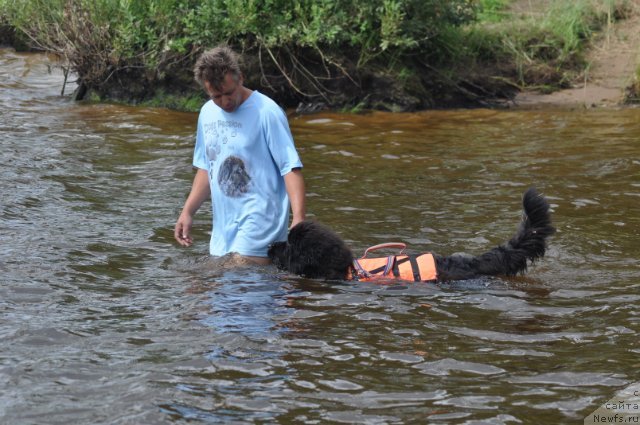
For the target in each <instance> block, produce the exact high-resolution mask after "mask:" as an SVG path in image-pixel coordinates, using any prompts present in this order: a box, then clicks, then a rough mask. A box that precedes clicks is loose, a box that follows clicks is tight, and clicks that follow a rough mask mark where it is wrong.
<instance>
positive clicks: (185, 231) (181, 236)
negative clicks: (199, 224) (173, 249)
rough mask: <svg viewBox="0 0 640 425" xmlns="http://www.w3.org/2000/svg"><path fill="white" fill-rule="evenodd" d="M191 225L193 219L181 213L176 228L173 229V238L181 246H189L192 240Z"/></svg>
mask: <svg viewBox="0 0 640 425" xmlns="http://www.w3.org/2000/svg"><path fill="white" fill-rule="evenodd" d="M192 225H193V217H191V216H190V215H189V214H187V213H185V212H183V213H182V214H180V217H179V218H178V221H177V222H176V226H175V227H174V229H173V237H174V238H176V241H178V243H179V244H180V245H182V246H191V244H192V243H193V239H192V238H191V226H192Z"/></svg>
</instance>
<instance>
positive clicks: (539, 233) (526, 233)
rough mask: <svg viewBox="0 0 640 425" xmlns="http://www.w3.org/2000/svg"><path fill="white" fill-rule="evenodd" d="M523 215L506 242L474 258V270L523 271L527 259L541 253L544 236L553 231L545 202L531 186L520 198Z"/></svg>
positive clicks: (483, 272)
mask: <svg viewBox="0 0 640 425" xmlns="http://www.w3.org/2000/svg"><path fill="white" fill-rule="evenodd" d="M522 206H523V207H524V215H523V217H522V221H521V222H520V225H519V226H518V230H517V232H516V233H515V235H513V237H512V238H511V240H509V242H507V243H505V244H502V245H500V246H498V247H496V248H493V249H492V250H490V251H489V252H486V253H484V254H482V255H480V256H478V257H475V258H474V260H475V261H474V263H475V264H474V266H475V267H473V268H474V269H476V271H477V273H478V274H481V275H507V276H513V275H516V274H519V273H524V272H525V271H526V270H527V264H528V261H530V262H532V263H533V262H534V261H536V260H537V259H539V258H542V257H543V256H544V253H545V251H546V249H547V238H548V237H549V236H551V235H552V234H553V233H554V232H555V230H556V229H555V228H554V227H553V225H552V224H551V215H550V213H549V203H548V202H547V200H546V199H545V198H544V197H542V195H540V194H539V193H538V191H537V190H536V189H535V188H530V189H529V190H527V191H526V192H525V194H524V196H523V199H522Z"/></svg>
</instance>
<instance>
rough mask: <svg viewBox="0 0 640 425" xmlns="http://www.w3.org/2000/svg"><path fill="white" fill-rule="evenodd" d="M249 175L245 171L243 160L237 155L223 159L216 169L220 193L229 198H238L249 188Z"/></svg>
mask: <svg viewBox="0 0 640 425" xmlns="http://www.w3.org/2000/svg"><path fill="white" fill-rule="evenodd" d="M250 181H251V176H249V174H248V173H247V169H246V167H245V165H244V161H243V160H242V159H240V158H238V157H237V156H233V155H232V156H230V157H228V158H227V159H225V160H224V162H223V163H222V165H221V166H220V169H219V170H218V185H219V186H220V190H222V193H224V194H225V195H227V196H229V197H230V198H238V197H240V196H242V195H244V194H245V193H247V191H248V190H249V182H250Z"/></svg>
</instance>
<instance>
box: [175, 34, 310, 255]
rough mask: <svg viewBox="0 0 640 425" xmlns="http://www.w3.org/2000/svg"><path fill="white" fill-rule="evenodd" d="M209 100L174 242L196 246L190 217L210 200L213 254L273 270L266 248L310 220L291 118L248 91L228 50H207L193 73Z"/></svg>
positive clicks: (200, 120)
mask: <svg viewBox="0 0 640 425" xmlns="http://www.w3.org/2000/svg"><path fill="white" fill-rule="evenodd" d="M194 76H195V79H196V81H198V83H199V84H201V85H202V86H203V88H204V90H205V91H206V92H207V94H208V95H209V97H210V98H211V101H208V102H207V103H205V105H204V106H203V107H202V109H201V110H200V116H199V118H198V129H197V135H196V147H195V151H194V155H193V165H194V166H195V167H196V168H198V171H197V172H196V175H195V177H194V179H193V185H192V188H191V192H190V194H189V196H188V198H187V200H186V202H185V204H184V207H183V209H182V212H181V214H180V217H179V218H178V221H177V222H176V225H175V229H174V236H175V238H176V240H177V241H178V243H179V244H180V245H183V246H189V245H191V244H192V242H193V241H192V238H191V236H190V231H191V226H192V224H193V215H194V214H195V212H196V211H197V210H198V208H199V207H200V205H202V203H203V202H204V201H205V200H206V199H207V198H208V197H209V196H211V199H212V209H213V232H212V234H211V241H210V244H209V252H210V254H211V255H214V256H222V255H225V254H227V253H232V252H233V253H238V254H240V255H241V256H243V257H245V258H246V259H248V260H250V261H252V262H255V263H258V264H268V263H269V259H268V257H267V249H268V247H269V245H270V244H271V243H273V242H275V241H281V240H285V239H286V237H287V231H288V224H289V205H291V211H292V213H293V219H292V222H291V226H293V225H295V224H297V223H299V222H300V221H303V220H304V218H305V189H304V179H303V177H302V172H301V168H302V162H301V161H300V158H299V156H298V153H297V152H296V149H295V146H294V143H293V137H292V136H291V131H290V129H289V124H288V122H287V118H286V116H285V114H284V112H283V111H282V109H281V108H280V107H279V106H278V105H277V104H276V103H275V102H274V101H273V100H271V99H270V98H268V97H267V96H265V95H263V94H261V93H259V92H258V91H256V90H250V89H248V88H247V87H245V86H244V85H243V84H244V77H243V74H242V71H241V69H240V65H239V57H238V55H237V54H236V53H235V52H234V51H233V50H231V49H230V48H228V47H226V46H219V47H216V48H214V49H212V50H209V51H206V52H204V53H203V54H202V55H201V56H200V58H199V59H198V61H197V62H196V65H195V68H194Z"/></svg>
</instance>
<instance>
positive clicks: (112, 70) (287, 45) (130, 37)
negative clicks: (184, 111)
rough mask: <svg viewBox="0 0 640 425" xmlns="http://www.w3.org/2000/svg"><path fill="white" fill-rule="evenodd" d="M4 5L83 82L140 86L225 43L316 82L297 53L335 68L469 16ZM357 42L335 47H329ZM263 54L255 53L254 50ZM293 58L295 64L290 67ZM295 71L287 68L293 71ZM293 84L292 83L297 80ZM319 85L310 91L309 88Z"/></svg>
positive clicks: (365, 2)
mask: <svg viewBox="0 0 640 425" xmlns="http://www.w3.org/2000/svg"><path fill="white" fill-rule="evenodd" d="M0 4H2V7H3V10H4V11H5V12H4V14H5V16H6V17H7V19H8V20H9V21H10V22H11V23H12V25H14V26H15V27H16V28H18V29H19V30H21V31H22V32H24V33H25V34H26V35H27V36H28V37H29V39H30V40H31V42H32V44H33V45H34V46H35V47H36V48H39V49H43V50H46V51H50V52H54V53H57V54H59V55H61V56H62V57H63V58H64V59H65V60H66V62H67V63H68V64H69V66H70V67H71V68H72V70H73V71H75V72H76V73H77V74H78V75H79V77H80V79H81V80H82V82H83V83H85V84H86V85H88V86H90V87H93V88H100V87H102V86H103V85H104V84H106V83H109V80H110V79H112V78H119V79H122V80H123V82H126V83H127V84H130V82H131V80H133V79H134V78H138V79H139V82H140V84H139V85H140V86H141V89H142V90H144V89H146V88H148V87H149V86H151V85H152V84H153V83H157V82H158V81H161V80H163V79H164V78H165V77H166V74H167V72H172V70H173V69H175V67H176V66H180V67H187V64H189V65H190V64H191V63H192V62H193V57H194V55H195V54H196V53H198V52H200V51H201V50H202V49H204V48H205V47H207V46H212V45H216V44H219V43H229V44H232V45H235V46H240V47H241V48H242V49H243V50H245V51H251V52H252V53H257V54H258V55H260V57H261V60H262V61H267V62H268V61H272V64H271V65H275V66H276V68H277V69H278V70H279V71H280V73H281V74H282V75H283V76H284V77H285V78H287V79H288V80H289V82H290V84H291V85H292V86H293V87H294V88H297V85H298V83H296V81H294V78H292V77H294V76H295V77H296V79H300V78H302V79H303V80H304V79H305V78H306V80H307V84H302V85H304V86H307V87H312V88H315V89H316V90H317V91H318V92H322V91H323V90H324V89H325V88H326V87H325V85H324V83H323V81H322V78H323V76H320V75H318V73H317V71H316V70H312V69H309V68H308V66H307V65H303V61H301V60H300V59H299V53H300V52H302V51H304V52H313V53H311V54H312V56H313V60H317V61H319V62H320V63H321V67H325V68H327V69H329V68H330V69H331V70H332V71H333V72H330V73H329V77H333V76H335V75H341V76H345V75H347V74H348V73H349V72H350V71H347V68H351V69H358V68H360V67H363V66H365V65H366V64H368V63H369V62H370V61H373V60H389V58H398V57H402V56H404V55H407V54H411V53H415V52H419V51H421V50H424V49H428V48H429V47H430V46H431V45H432V44H433V43H437V37H438V34H439V32H440V29H441V28H443V27H445V26H449V25H460V24H463V23H465V22H468V21H470V20H471V19H472V18H473V17H474V12H475V10H474V3H473V1H472V0H148V1H142V0H23V1H20V2H17V1H11V0H0ZM344 49H346V50H347V51H349V52H358V56H357V60H355V65H354V64H351V63H347V62H351V61H352V60H353V58H352V57H348V58H347V57H341V58H338V56H339V55H336V54H335V52H336V51H341V50H342V51H344ZM263 55H264V56H263ZM293 68H296V69H297V70H298V71H293V70H292V69H293ZM293 74H295V75H293ZM299 91H301V90H299ZM318 94H319V93H313V92H312V93H310V95H318Z"/></svg>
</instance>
